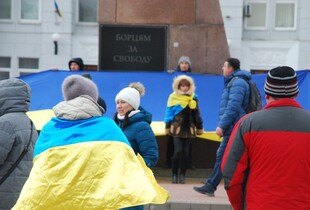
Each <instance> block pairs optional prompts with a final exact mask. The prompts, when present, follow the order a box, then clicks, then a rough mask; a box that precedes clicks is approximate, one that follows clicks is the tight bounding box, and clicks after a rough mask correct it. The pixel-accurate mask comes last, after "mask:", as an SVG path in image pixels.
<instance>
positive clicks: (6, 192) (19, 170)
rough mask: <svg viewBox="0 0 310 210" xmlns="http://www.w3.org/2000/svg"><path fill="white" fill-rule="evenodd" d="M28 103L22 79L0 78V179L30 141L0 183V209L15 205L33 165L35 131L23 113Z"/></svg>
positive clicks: (36, 135)
mask: <svg viewBox="0 0 310 210" xmlns="http://www.w3.org/2000/svg"><path fill="white" fill-rule="evenodd" d="M29 104H30V87H29V85H27V84H26V83H25V82H24V81H22V80H20V79H16V78H12V79H7V80H2V81H0V179H2V177H3V176H5V174H6V173H7V171H8V170H9V169H10V168H11V166H12V165H13V164H14V163H15V161H16V160H17V159H18V158H19V156H20V155H21V153H22V151H23V150H24V147H25V146H26V145H27V143H28V142H29V140H30V141H31V142H30V145H29V148H28V149H29V150H28V152H27V153H26V154H25V156H24V157H23V159H22V160H21V162H20V163H19V164H18V165H17V167H16V168H15V169H14V171H13V172H12V173H11V174H10V175H9V177H8V178H7V179H6V180H5V181H4V182H3V183H2V184H1V185H0V210H4V209H11V208H12V207H13V206H14V204H15V202H16V201H17V199H18V197H19V193H20V191H21V189H22V187H23V185H24V183H25V182H26V180H27V178H28V175H29V173H30V170H31V168H32V157H33V147H34V144H35V141H36V140H37V138H38V134H37V131H36V129H35V127H34V126H33V128H32V131H31V124H30V119H29V117H28V116H27V115H26V112H27V111H29ZM31 132H32V137H31V139H30V136H31Z"/></svg>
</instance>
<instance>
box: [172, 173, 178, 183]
mask: <svg viewBox="0 0 310 210" xmlns="http://www.w3.org/2000/svg"><path fill="white" fill-rule="evenodd" d="M172 183H173V184H178V176H177V175H176V174H173V175H172Z"/></svg>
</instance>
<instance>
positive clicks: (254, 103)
mask: <svg viewBox="0 0 310 210" xmlns="http://www.w3.org/2000/svg"><path fill="white" fill-rule="evenodd" d="M237 78H242V79H244V80H245V81H246V82H247V83H248V85H249V87H250V100H249V104H248V106H247V108H246V109H245V111H246V113H251V112H255V111H258V110H261V109H262V96H261V94H260V92H259V90H258V88H257V87H256V83H255V81H253V82H250V81H249V80H248V79H246V78H244V77H234V78H233V79H232V80H231V81H230V82H229V83H228V85H227V87H229V88H230V87H231V86H232V83H233V81H234V80H235V79H237Z"/></svg>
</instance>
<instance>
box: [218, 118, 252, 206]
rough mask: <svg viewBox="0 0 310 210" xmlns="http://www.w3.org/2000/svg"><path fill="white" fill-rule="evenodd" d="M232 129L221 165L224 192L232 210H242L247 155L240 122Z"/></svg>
mask: <svg viewBox="0 0 310 210" xmlns="http://www.w3.org/2000/svg"><path fill="white" fill-rule="evenodd" d="M243 119H244V117H243V118H241V119H240V120H239V122H238V123H237V124H236V126H235V127H234V129H233V132H232V133H231V135H230V138H229V141H228V144H227V147H226V150H225V153H224V156H223V161H222V165H221V169H222V172H223V178H224V183H225V190H226V192H227V195H228V198H229V201H230V203H231V205H232V207H233V209H234V210H242V209H243V205H244V189H243V187H244V185H245V180H246V178H247V175H248V173H247V172H248V153H247V148H246V141H245V139H244V135H243V134H244V131H242V120H243Z"/></svg>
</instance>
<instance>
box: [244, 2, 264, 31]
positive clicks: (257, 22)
mask: <svg viewBox="0 0 310 210" xmlns="http://www.w3.org/2000/svg"><path fill="white" fill-rule="evenodd" d="M247 7H248V10H249V11H247V13H248V14H246V16H245V28H247V29H266V28H267V2H251V3H248V6H247Z"/></svg>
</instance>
